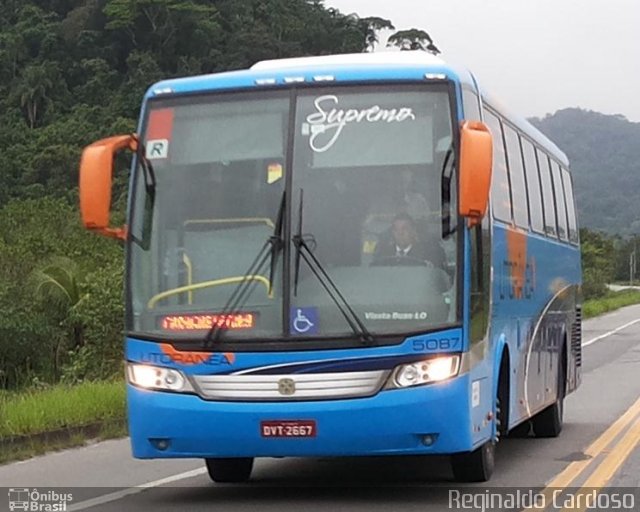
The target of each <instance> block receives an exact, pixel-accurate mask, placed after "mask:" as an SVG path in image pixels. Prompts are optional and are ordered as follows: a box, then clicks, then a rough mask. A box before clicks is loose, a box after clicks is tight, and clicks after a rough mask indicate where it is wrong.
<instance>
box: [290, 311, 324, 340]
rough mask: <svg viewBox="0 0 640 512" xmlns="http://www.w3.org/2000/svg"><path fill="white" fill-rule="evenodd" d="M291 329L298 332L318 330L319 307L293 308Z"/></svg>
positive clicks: (312, 332) (308, 332) (306, 332)
mask: <svg viewBox="0 0 640 512" xmlns="http://www.w3.org/2000/svg"><path fill="white" fill-rule="evenodd" d="M290 331H291V332H293V333H297V334H316V333H317V332H318V310H317V308H291V325H290Z"/></svg>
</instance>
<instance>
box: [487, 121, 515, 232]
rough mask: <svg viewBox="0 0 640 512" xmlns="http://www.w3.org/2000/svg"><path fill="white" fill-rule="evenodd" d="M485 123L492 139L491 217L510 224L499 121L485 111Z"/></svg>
mask: <svg viewBox="0 0 640 512" xmlns="http://www.w3.org/2000/svg"><path fill="white" fill-rule="evenodd" d="M485 122H486V123H487V125H488V126H489V130H491V135H492V137H493V175H492V178H491V205H492V210H493V216H494V217H495V218H496V219H499V220H501V221H504V222H511V187H510V185H509V174H508V172H507V162H506V155H505V150H504V142H503V139H502V127H501V126H500V120H499V119H498V118H497V117H496V116H495V115H494V114H493V113H492V112H490V111H487V110H485Z"/></svg>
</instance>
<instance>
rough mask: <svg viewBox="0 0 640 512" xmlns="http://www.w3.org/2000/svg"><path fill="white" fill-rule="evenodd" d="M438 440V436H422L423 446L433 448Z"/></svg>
mask: <svg viewBox="0 0 640 512" xmlns="http://www.w3.org/2000/svg"><path fill="white" fill-rule="evenodd" d="M436 439H438V434H425V435H424V436H422V444H423V445H425V446H431V445H433V443H435V442H436Z"/></svg>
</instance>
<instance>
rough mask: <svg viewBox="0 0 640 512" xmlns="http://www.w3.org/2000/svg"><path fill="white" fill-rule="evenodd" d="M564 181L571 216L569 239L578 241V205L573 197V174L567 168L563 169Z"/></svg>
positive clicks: (568, 213)
mask: <svg viewBox="0 0 640 512" xmlns="http://www.w3.org/2000/svg"><path fill="white" fill-rule="evenodd" d="M562 183H563V184H564V196H565V199H566V202H567V215H568V217H569V241H570V242H572V243H576V244H577V243H578V222H577V221H576V206H575V201H574V199H573V184H572V182H571V174H569V171H568V170H567V169H564V168H563V169H562Z"/></svg>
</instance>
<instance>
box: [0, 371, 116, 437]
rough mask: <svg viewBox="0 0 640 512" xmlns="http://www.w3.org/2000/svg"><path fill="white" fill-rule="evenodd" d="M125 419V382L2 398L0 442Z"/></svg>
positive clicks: (5, 395)
mask: <svg viewBox="0 0 640 512" xmlns="http://www.w3.org/2000/svg"><path fill="white" fill-rule="evenodd" d="M124 416H125V386H124V383H123V382H122V381H115V382H86V383H83V384H78V385H75V386H54V387H52V388H50V389H45V390H37V391H30V392H22V393H3V394H1V395H0V439H3V438H11V437H19V436H28V435H34V434H40V433H43V432H50V431H55V430H60V429H64V428H72V427H81V426H84V425H89V424H95V423H98V422H110V421H115V420H119V419H123V418H124Z"/></svg>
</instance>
